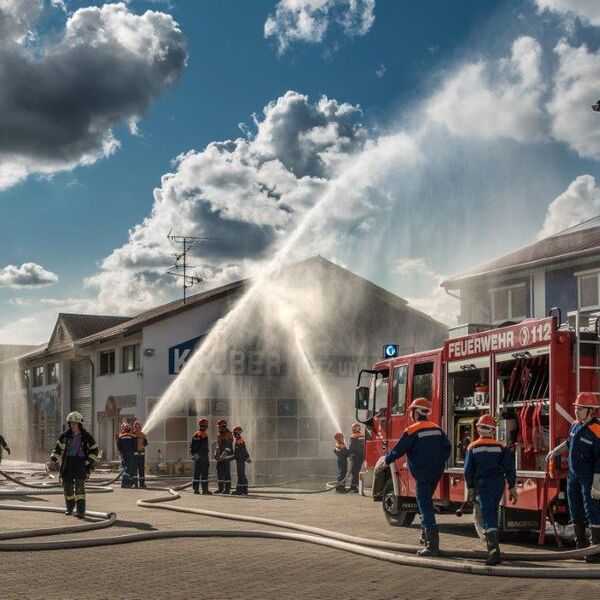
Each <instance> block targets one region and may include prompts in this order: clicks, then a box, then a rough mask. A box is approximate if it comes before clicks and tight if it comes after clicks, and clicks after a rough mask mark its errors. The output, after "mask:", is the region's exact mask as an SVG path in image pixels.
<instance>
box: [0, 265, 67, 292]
mask: <svg viewBox="0 0 600 600" xmlns="http://www.w3.org/2000/svg"><path fill="white" fill-rule="evenodd" d="M57 281H58V276H57V275H56V274H54V273H52V272H51V271H47V270H46V269H44V267H42V266H41V265H38V264H36V263H33V262H28V263H23V264H22V265H21V266H20V267H17V266H16V265H7V266H6V267H4V268H3V269H0V287H10V288H36V287H42V286H45V285H50V284H52V283H56V282H57Z"/></svg>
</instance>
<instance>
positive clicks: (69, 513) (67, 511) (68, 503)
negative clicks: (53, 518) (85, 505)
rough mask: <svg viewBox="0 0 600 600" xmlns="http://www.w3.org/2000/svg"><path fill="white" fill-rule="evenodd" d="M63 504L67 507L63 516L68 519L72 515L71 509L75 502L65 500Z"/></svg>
mask: <svg viewBox="0 0 600 600" xmlns="http://www.w3.org/2000/svg"><path fill="white" fill-rule="evenodd" d="M65 504H66V505H67V510H65V515H67V516H68V517H70V516H71V515H72V514H73V509H74V508H75V500H65Z"/></svg>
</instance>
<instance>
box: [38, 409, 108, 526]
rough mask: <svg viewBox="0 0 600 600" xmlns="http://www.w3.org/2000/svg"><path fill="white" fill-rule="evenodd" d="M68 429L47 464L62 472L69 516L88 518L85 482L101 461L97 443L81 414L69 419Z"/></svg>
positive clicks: (62, 434) (75, 414)
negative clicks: (85, 426) (84, 424)
mask: <svg viewBox="0 0 600 600" xmlns="http://www.w3.org/2000/svg"><path fill="white" fill-rule="evenodd" d="M67 423H68V424H69V429H67V430H66V431H64V432H63V433H61V435H60V437H59V438H58V441H57V442H56V446H55V447H54V452H53V453H52V454H51V455H50V460H49V461H48V465H47V466H48V470H49V471H57V470H58V471H59V472H60V478H61V479H62V482H63V488H64V493H65V504H66V507H67V510H66V511H65V514H66V515H71V514H73V509H74V508H75V506H77V513H76V516H77V517H78V518H79V519H83V517H84V516H85V480H86V479H87V478H88V477H89V476H90V473H91V472H92V470H93V469H94V467H95V466H96V464H97V463H98V461H99V460H100V457H99V455H98V444H96V440H94V438H93V437H92V434H91V433H89V432H88V431H86V430H85V429H84V428H83V425H82V423H83V417H82V416H81V414H80V413H78V412H72V413H69V415H68V416H67Z"/></svg>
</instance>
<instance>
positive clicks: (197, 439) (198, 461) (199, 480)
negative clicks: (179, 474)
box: [190, 417, 212, 496]
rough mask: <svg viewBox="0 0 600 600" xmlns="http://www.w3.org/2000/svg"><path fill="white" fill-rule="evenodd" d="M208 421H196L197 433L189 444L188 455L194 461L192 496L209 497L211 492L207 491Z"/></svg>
mask: <svg viewBox="0 0 600 600" xmlns="http://www.w3.org/2000/svg"><path fill="white" fill-rule="evenodd" d="M207 429H208V419H205V418H204V417H203V418H202V419H199V420H198V431H196V433H194V435H193V436H192V442H191V443H190V455H191V457H192V460H193V461H194V479H193V482H192V487H193V488H194V494H199V493H200V486H202V494H203V495H204V496H210V495H211V494H212V492H210V491H209V489H208V433H207Z"/></svg>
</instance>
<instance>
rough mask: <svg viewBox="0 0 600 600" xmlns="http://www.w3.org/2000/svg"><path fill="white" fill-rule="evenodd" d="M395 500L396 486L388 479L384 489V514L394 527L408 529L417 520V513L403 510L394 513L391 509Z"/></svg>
mask: <svg viewBox="0 0 600 600" xmlns="http://www.w3.org/2000/svg"><path fill="white" fill-rule="evenodd" d="M393 498H394V484H393V482H392V480H391V479H388V480H387V481H386V482H385V486H384V488H383V500H382V506H383V514H384V515H385V518H386V520H387V522H388V523H389V524H390V525H393V526H394V527H408V526H409V525H411V524H412V522H413V521H414V520H415V513H414V512H406V511H403V510H401V511H398V512H392V510H391V507H392V506H393Z"/></svg>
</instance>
